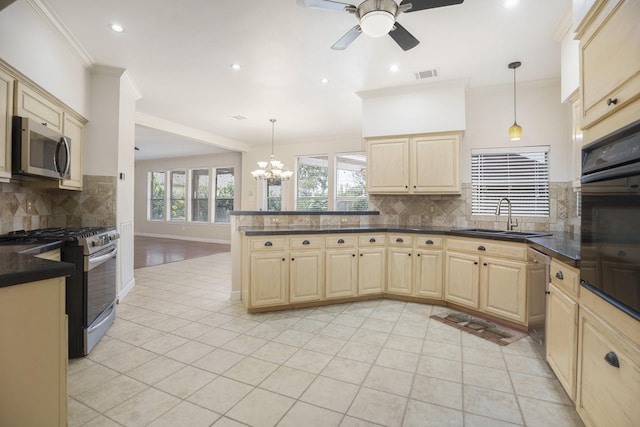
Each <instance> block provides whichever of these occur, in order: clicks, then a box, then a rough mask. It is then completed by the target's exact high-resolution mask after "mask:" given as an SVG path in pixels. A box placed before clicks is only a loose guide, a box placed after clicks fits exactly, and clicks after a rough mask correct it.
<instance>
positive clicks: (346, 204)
mask: <svg viewBox="0 0 640 427" xmlns="http://www.w3.org/2000/svg"><path fill="white" fill-rule="evenodd" d="M366 165H367V158H366V155H365V154H364V153H349V154H339V155H337V156H336V206H335V209H336V210H337V211H366V210H367V209H368V207H369V201H368V198H367V181H366V175H365V168H366Z"/></svg>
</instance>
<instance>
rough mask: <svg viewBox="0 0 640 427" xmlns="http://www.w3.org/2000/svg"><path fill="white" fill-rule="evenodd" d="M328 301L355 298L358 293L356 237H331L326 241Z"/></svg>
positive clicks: (326, 291) (326, 292)
mask: <svg viewBox="0 0 640 427" xmlns="http://www.w3.org/2000/svg"><path fill="white" fill-rule="evenodd" d="M325 247H326V251H325V266H326V273H325V284H324V287H325V293H324V297H325V298H326V299H334V298H348V297H354V296H355V295H356V294H357V292H358V258H357V256H356V252H357V248H356V237H355V235H352V236H331V237H327V238H326V241H325Z"/></svg>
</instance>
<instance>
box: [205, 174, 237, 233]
mask: <svg viewBox="0 0 640 427" xmlns="http://www.w3.org/2000/svg"><path fill="white" fill-rule="evenodd" d="M221 169H224V170H228V169H231V170H232V171H233V199H232V200H233V205H234V208H235V204H236V200H235V198H236V189H237V183H238V181H237V179H236V178H237V176H236V167H235V166H217V167H215V168H212V173H211V186H210V188H211V208H210V209H211V223H212V224H230V222H231V221H229V222H221V221H218V218H216V204H217V201H218V188H217V185H218V170H221ZM224 200H228V199H224ZM232 210H233V209H232Z"/></svg>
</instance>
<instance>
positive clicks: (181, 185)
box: [169, 171, 186, 221]
mask: <svg viewBox="0 0 640 427" xmlns="http://www.w3.org/2000/svg"><path fill="white" fill-rule="evenodd" d="M169 181H170V184H169V185H170V188H171V198H170V200H169V206H170V208H171V216H170V219H171V221H184V204H185V203H184V202H185V194H186V172H185V171H171V172H170V173H169Z"/></svg>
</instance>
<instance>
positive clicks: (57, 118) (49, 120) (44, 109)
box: [15, 82, 63, 132]
mask: <svg viewBox="0 0 640 427" xmlns="http://www.w3.org/2000/svg"><path fill="white" fill-rule="evenodd" d="M15 101H16V104H15V114H16V115H17V116H22V117H29V118H31V119H34V120H37V121H39V122H41V123H46V125H47V127H48V128H49V129H53V130H55V131H57V132H62V123H63V117H62V108H60V107H58V106H57V105H55V104H54V103H53V102H51V101H49V100H48V99H46V98H45V97H44V96H42V95H40V94H39V93H38V92H36V91H35V90H33V89H31V88H30V87H28V86H25V85H24V83H20V82H18V83H17V84H16V96H15Z"/></svg>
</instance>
